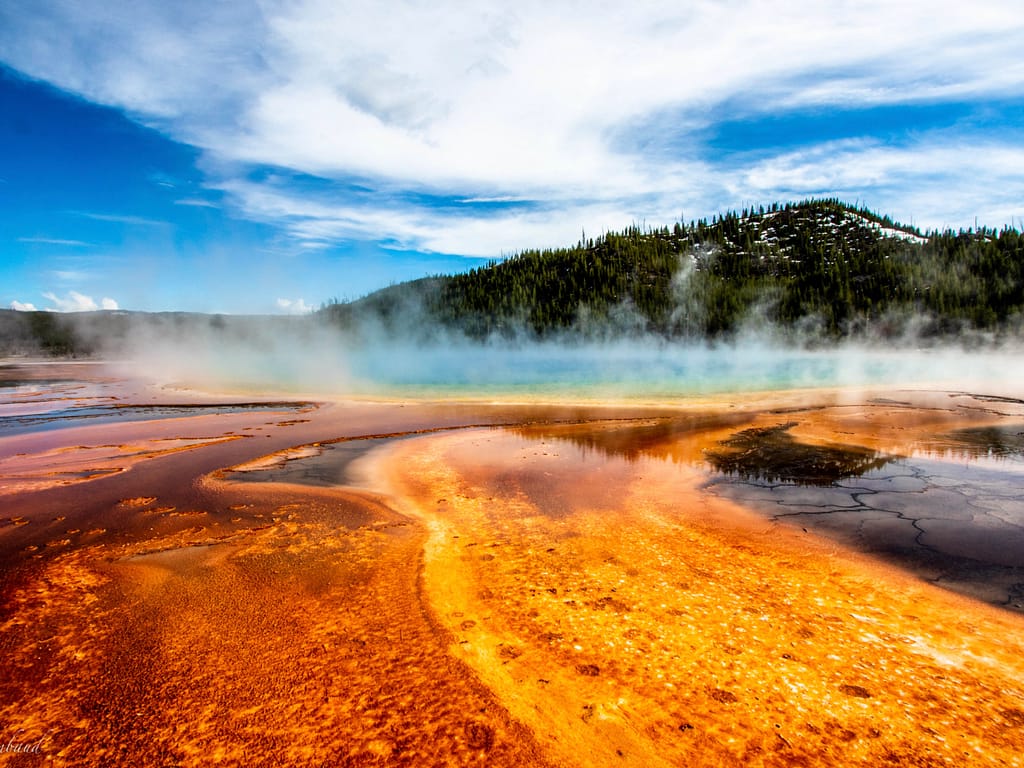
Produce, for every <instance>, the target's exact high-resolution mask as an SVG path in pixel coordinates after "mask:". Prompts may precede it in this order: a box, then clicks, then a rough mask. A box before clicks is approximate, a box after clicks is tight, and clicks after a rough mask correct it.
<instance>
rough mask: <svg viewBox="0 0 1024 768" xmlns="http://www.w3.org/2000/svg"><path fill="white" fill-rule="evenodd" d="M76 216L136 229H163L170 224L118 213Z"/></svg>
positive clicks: (79, 214) (82, 213) (93, 213)
mask: <svg viewBox="0 0 1024 768" xmlns="http://www.w3.org/2000/svg"><path fill="white" fill-rule="evenodd" d="M75 213H76V214H77V215H78V216H81V217H83V218H86V219H92V220H93V221H105V222H108V223H110V224H127V225H130V226H136V227H165V226H167V225H168V224H170V222H168V221H161V220H159V219H148V218H146V217H145V216H132V215H129V214H120V213H96V212H94V211H75Z"/></svg>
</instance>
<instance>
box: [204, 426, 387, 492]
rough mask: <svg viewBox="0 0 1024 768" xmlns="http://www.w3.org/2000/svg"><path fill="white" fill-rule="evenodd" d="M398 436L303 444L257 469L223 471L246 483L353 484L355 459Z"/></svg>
mask: <svg viewBox="0 0 1024 768" xmlns="http://www.w3.org/2000/svg"><path fill="white" fill-rule="evenodd" d="M395 439H397V438H393V437H389V438H383V437H382V438H368V439H352V440H343V441H338V442H330V443H317V444H315V445H309V446H302V447H301V448H300V449H296V450H295V451H294V452H293V453H291V454H289V452H284V453H282V454H280V457H279V458H278V459H277V460H276V461H271V462H268V463H267V464H265V465H261V466H258V467H256V468H253V469H235V470H229V471H226V472H224V473H223V476H224V477H225V478H227V479H230V480H237V481H241V482H246V483H292V484H295V485H309V486H313V487H317V488H332V487H337V486H339V485H351V484H352V483H353V482H354V477H353V475H352V473H351V471H350V468H351V465H352V463H353V462H354V461H356V460H357V459H359V458H360V457H362V456H365V455H366V454H367V453H369V452H370V451H372V450H373V449H374V448H377V447H379V446H381V445H384V444H386V443H389V442H391V441H393V440H395Z"/></svg>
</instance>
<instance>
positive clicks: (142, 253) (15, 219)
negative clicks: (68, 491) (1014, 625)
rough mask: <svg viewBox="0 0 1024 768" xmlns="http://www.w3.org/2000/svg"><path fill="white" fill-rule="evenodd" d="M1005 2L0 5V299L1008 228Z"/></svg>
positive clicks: (260, 309)
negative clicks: (738, 212)
mask: <svg viewBox="0 0 1024 768" xmlns="http://www.w3.org/2000/svg"><path fill="white" fill-rule="evenodd" d="M1022 33H1024V16H1022V14H1020V13H1019V7H1018V6H1017V4H1016V3H1012V2H1006V1H1005V0H1000V1H999V2H986V1H984V0H983V1H982V2H976V3H972V4H970V5H967V4H962V5H961V4H943V3H935V2H927V3H926V2H900V3H892V2H867V1H864V2H854V3H842V4H837V3H817V2H804V1H803V0H797V1H796V2H792V3H786V4H778V3H774V4H773V3H765V2H757V1H755V0H723V1H721V2H712V1H711V0H706V1H702V2H686V1H683V0H674V1H673V2H640V3H630V4H625V3H618V4H617V3H598V2H594V3H581V2H570V1H568V0H564V1H563V0H547V1H546V2H531V1H530V0H522V2H517V3H514V4H513V3H488V2H480V3H474V4H473V5H472V7H471V9H469V8H467V6H465V5H464V4H457V3H451V2H445V1H444V0H436V2H431V3H421V2H412V1H410V2H401V3H399V2H395V3H379V2H358V3H357V2H337V1H336V0H288V1H287V2H275V1H274V0H265V1H264V2H259V3H253V2H231V1H230V0H229V1H226V2H221V3H215V4H211V3H207V2H190V1H189V0H185V1H183V2H179V3H173V4H167V3H163V2H150V1H149V0H140V1H139V2H133V3H126V2H110V1H109V0H108V1H107V2H102V3H101V2H94V1H93V0H30V1H29V0H9V2H5V3H3V4H0V142H2V143H0V147H2V150H0V264H2V272H0V275H2V280H0V306H5V307H8V306H9V307H14V308H31V307H35V308H40V309H42V308H50V309H59V310H71V309H90V308H102V307H108V308H111V307H120V308H126V309H141V310H152V311H166V310H192V311H207V312H233V313H250V312H251V313H264V312H296V311H298V312H301V311H306V310H307V309H308V308H310V307H315V306H317V305H319V304H320V303H321V302H323V301H326V300H329V299H331V298H335V297H336V298H342V299H346V298H355V297H357V296H360V295H363V294H365V293H367V292H369V291H371V290H374V289H376V288H379V287H382V286H384V285H387V284H389V283H391V282H397V281H400V280H405V279H410V278H416V277H422V276H424V275H427V274H436V273H439V272H452V271H456V270H461V269H467V268H470V267H472V266H476V265H478V264H480V263H482V261H483V260H485V259H488V258H494V257H501V256H502V255H503V254H508V253H511V252H515V251H517V250H520V249H523V248H530V247H545V246H557V245H563V244H569V243H572V242H575V241H576V240H577V239H578V238H579V236H580V234H581V232H583V231H586V232H587V233H588V234H596V233H598V232H600V231H603V230H607V229H617V228H621V227H624V226H627V225H629V224H630V223H633V222H646V223H648V224H652V225H660V224H670V223H672V222H674V221H676V220H678V219H679V217H680V216H683V217H685V218H687V219H690V218H696V217H700V216H707V215H713V214H715V213H718V212H721V211H724V210H727V209H731V208H742V207H744V206H746V205H750V204H758V203H770V202H773V201H776V200H781V201H785V200H794V199H801V198H804V197H808V196H830V197H831V196H838V197H840V198H843V199H846V200H849V201H850V202H859V203H860V204H862V205H867V206H868V207H871V208H873V209H875V210H878V211H880V212H883V213H887V214H889V215H892V216H893V217H894V218H896V219H899V220H901V221H904V222H908V223H913V224H915V225H917V226H919V227H921V228H925V229H927V228H943V227H962V226H971V225H973V224H974V222H975V220H977V221H978V222H979V223H984V224H987V225H990V226H996V227H1000V226H1003V225H1006V224H1010V225H1014V226H1018V227H1019V226H1020V225H1021V221H1022V219H1024V127H1022V126H1024V55H1022V54H1021V53H1020V52H1019V49H1020V44H1019V41H1020V40H1021V39H1022Z"/></svg>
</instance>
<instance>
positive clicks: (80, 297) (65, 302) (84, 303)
mask: <svg viewBox="0 0 1024 768" xmlns="http://www.w3.org/2000/svg"><path fill="white" fill-rule="evenodd" d="M43 298H45V299H47V300H48V301H49V302H51V303H52V304H53V306H52V307H49V308H48V309H49V310H50V311H53V312H94V311H95V310H97V309H118V304H117V302H116V301H114V300H113V299H111V298H106V297H104V298H103V299H101V300H100V303H99V304H97V303H96V300H95V299H94V298H93V297H92V296H86V295H85V294H82V293H79V292H78V291H68V293H67V295H66V296H64V297H63V298H62V297H60V296H58V295H57V294H55V293H53V292H47V293H44V294H43Z"/></svg>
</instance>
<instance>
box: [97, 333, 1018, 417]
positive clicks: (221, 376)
mask: <svg viewBox="0 0 1024 768" xmlns="http://www.w3.org/2000/svg"><path fill="white" fill-rule="evenodd" d="M129 319H130V325H128V326H127V328H126V330H125V332H124V333H123V334H121V335H120V336H119V337H118V338H109V337H105V338H102V339H97V340H95V343H96V345H97V347H98V348H99V349H100V350H101V351H102V353H103V355H104V357H106V358H108V359H117V360H119V361H120V362H119V364H120V366H121V367H122V369H123V370H124V371H125V372H130V373H131V374H133V375H143V376H147V377H151V378H153V379H156V380H158V381H161V382H164V383H167V384H175V385H181V386H189V387H197V388H202V389H212V390H244V391H281V392H290V393H310V394H317V395H321V396H333V397H346V396H356V397H487V398H498V397H513V398H524V399H543V398H553V399H567V398H575V399H619V398H625V399H637V400H646V401H651V400H658V401H670V400H674V399H678V398H686V397H692V396H695V395H707V394H719V393H729V392H740V391H754V390H770V389H791V388H809V387H862V386H870V385H885V386H895V387H915V386H943V387H947V388H952V389H956V388H973V389H974V391H978V392H990V393H995V392H998V393H999V394H1002V395H1006V394H1010V393H1018V392H1021V391H1024V385H1022V383H1021V382H1024V359H1021V358H1020V356H1019V355H1018V354H1016V351H1015V348H1010V347H1007V346H1006V345H1003V346H1001V347H995V346H993V345H991V344H990V345H989V346H988V347H987V348H985V349H984V350H978V351H970V350H965V349H963V348H961V347H956V346H952V345H950V346H945V347H933V348H929V349H918V348H914V347H911V346H906V345H904V346H898V347H896V348H893V347H892V345H891V344H890V345H889V346H888V347H883V346H880V345H876V344H872V343H869V342H867V341H859V342H856V343H855V342H847V343H844V344H842V345H836V346H831V347H821V346H818V347H814V348H808V347H807V346H806V345H801V344H798V343H795V342H796V340H794V339H793V338H788V339H787V338H785V337H783V336H782V335H781V333H780V332H776V331H773V330H771V329H769V330H768V331H760V332H754V331H749V332H747V333H746V334H744V335H741V336H740V337H738V338H737V339H736V340H734V341H732V342H730V343H721V344H715V345H709V344H706V343H698V342H687V343H682V342H672V341H667V340H665V339H663V338H654V337H650V336H638V335H627V336H610V337H607V338H594V337H591V338H590V339H587V340H583V339H581V337H580V335H579V334H573V335H568V334H567V335H563V336H562V337H560V338H558V339H552V340H540V341H539V340H535V339H529V338H526V337H517V338H501V339H497V338H492V339H490V340H487V341H484V342H477V341H473V340H470V339H468V338H467V337H465V336H463V335H462V334H459V333H457V332H444V333H442V332H440V331H433V330H432V331H431V332H430V333H429V334H426V333H424V332H423V329H422V327H419V328H417V327H415V326H412V325H411V326H410V327H408V328H405V329H397V328H395V327H394V326H392V327H390V328H389V329H387V330H385V329H383V328H381V327H379V326H378V327H375V326H374V325H373V324H372V323H366V324H364V325H362V326H360V328H359V329H358V331H357V332H353V331H351V330H349V331H342V330H340V329H338V328H337V327H334V326H333V325H331V324H329V323H328V322H327V321H326V320H325V319H324V318H322V317H320V316H305V317H219V316H218V317H212V318H210V317H203V316H179V315H169V316H163V315H140V316H130V318H129ZM403 330H404V333H403V332H400V331H403Z"/></svg>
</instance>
